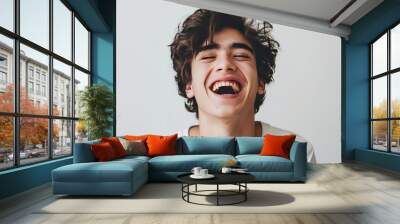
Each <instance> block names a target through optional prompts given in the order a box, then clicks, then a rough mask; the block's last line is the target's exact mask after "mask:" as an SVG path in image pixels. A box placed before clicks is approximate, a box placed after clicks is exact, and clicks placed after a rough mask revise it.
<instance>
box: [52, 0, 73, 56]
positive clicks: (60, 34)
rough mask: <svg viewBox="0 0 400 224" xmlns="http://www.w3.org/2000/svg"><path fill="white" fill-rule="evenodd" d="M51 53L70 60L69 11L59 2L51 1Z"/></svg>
mask: <svg viewBox="0 0 400 224" xmlns="http://www.w3.org/2000/svg"><path fill="white" fill-rule="evenodd" d="M53 17H54V21H53V38H54V40H53V44H54V45H53V51H54V52H55V53H57V54H59V55H61V56H63V57H65V58H66V59H68V60H71V48H72V45H71V35H72V24H71V17H72V13H71V11H70V10H69V9H68V8H67V7H66V6H65V5H64V4H63V3H62V2H61V1H60V0H54V1H53Z"/></svg>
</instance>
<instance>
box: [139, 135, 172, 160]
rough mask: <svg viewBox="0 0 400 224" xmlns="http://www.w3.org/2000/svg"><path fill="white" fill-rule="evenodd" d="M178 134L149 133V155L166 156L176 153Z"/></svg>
mask: <svg viewBox="0 0 400 224" xmlns="http://www.w3.org/2000/svg"><path fill="white" fill-rule="evenodd" d="M177 138H178V134H174V135H170V136H162V135H149V136H148V137H147V140H146V143H147V148H148V151H147V155H148V156H165V155H175V154H176V139H177Z"/></svg>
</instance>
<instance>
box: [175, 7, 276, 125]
mask: <svg viewBox="0 0 400 224" xmlns="http://www.w3.org/2000/svg"><path fill="white" fill-rule="evenodd" d="M226 28H233V29H235V30H238V31H239V32H240V33H241V34H242V35H243V36H244V37H245V38H246V39H247V40H248V41H249V42H250V44H251V46H252V48H253V49H254V54H255V58H256V64H257V76H258V80H259V81H261V82H263V83H264V84H268V83H270V82H271V81H273V74H274V72H275V58H276V55H277V53H278V47H279V43H278V42H277V41H275V40H274V39H273V38H272V36H271V34H270V33H271V30H272V25H271V24H270V23H268V22H265V21H264V22H262V23H258V22H255V21H254V20H253V19H247V18H244V17H240V16H234V15H228V14H224V13H219V12H214V11H209V10H205V9H198V10H196V11H195V12H194V13H193V14H192V15H190V16H189V17H188V18H186V20H185V21H184V22H183V24H182V25H180V26H178V32H177V33H176V35H175V37H174V40H173V42H172V43H171V44H170V45H169V47H170V49H171V59H172V62H173V68H174V70H175V71H176V75H175V81H176V82H177V84H178V93H179V95H180V96H182V97H184V98H185V99H186V102H185V107H186V109H187V110H188V111H189V112H195V113H196V117H197V118H199V110H198V105H197V102H196V99H195V98H194V97H192V98H189V97H188V96H187V95H186V91H185V90H186V85H187V84H188V83H190V82H191V81H192V74H191V63H192V59H193V57H194V56H195V55H197V53H198V52H199V51H200V49H201V47H202V45H203V44H204V43H205V42H207V43H206V44H210V43H212V40H213V35H214V34H215V33H218V32H220V31H222V30H223V29H226ZM264 99H265V93H264V94H258V93H257V96H256V100H255V103H254V109H255V113H257V112H258V110H259V108H260V106H261V104H262V103H263V102H264Z"/></svg>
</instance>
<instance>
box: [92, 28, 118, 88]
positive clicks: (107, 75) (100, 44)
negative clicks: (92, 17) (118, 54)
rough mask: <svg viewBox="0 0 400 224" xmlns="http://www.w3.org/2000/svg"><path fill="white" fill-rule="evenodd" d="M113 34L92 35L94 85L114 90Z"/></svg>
mask: <svg viewBox="0 0 400 224" xmlns="http://www.w3.org/2000/svg"><path fill="white" fill-rule="evenodd" d="M113 50H114V48H113V33H93V34H92V72H93V83H102V84H105V85H106V86H108V87H110V89H112V90H113V84H114V80H113V75H114V62H113V58H114V57H113Z"/></svg>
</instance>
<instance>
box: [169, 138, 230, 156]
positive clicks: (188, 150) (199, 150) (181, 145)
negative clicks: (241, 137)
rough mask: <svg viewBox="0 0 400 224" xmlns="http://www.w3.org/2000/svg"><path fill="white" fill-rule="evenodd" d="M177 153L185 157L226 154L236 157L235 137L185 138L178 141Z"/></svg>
mask: <svg viewBox="0 0 400 224" xmlns="http://www.w3.org/2000/svg"><path fill="white" fill-rule="evenodd" d="M176 147H177V153H176V154H183V155H200V154H201V155H208V154H225V155H232V156H234V155H235V138H233V137H205V136H198V137H191V136H183V137H181V138H179V139H178V141H177V145H176Z"/></svg>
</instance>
